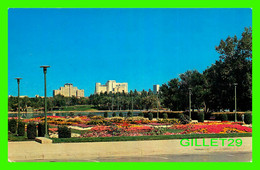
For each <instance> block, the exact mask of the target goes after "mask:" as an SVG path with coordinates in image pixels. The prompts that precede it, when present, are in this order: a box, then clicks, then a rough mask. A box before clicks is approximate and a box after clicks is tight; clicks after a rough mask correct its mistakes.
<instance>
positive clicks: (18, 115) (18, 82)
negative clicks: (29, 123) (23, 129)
mask: <svg viewBox="0 0 260 170" xmlns="http://www.w3.org/2000/svg"><path fill="white" fill-rule="evenodd" d="M15 79H16V80H17V84H18V114H17V117H18V122H20V80H21V79H22V78H15Z"/></svg>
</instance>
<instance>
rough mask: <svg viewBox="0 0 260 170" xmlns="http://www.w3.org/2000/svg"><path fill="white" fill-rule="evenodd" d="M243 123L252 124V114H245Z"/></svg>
mask: <svg viewBox="0 0 260 170" xmlns="http://www.w3.org/2000/svg"><path fill="white" fill-rule="evenodd" d="M244 121H245V124H252V114H251V113H245V116H244Z"/></svg>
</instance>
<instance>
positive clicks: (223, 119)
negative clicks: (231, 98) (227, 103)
mask: <svg viewBox="0 0 260 170" xmlns="http://www.w3.org/2000/svg"><path fill="white" fill-rule="evenodd" d="M220 120H221V121H228V116H227V114H221V115H220Z"/></svg>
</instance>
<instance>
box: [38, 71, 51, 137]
mask: <svg viewBox="0 0 260 170" xmlns="http://www.w3.org/2000/svg"><path fill="white" fill-rule="evenodd" d="M49 67H50V66H40V68H43V73H44V115H45V135H44V137H46V138H48V137H49V135H48V127H47V95H46V91H47V90H46V73H47V68H49Z"/></svg>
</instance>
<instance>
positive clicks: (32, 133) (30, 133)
mask: <svg viewBox="0 0 260 170" xmlns="http://www.w3.org/2000/svg"><path fill="white" fill-rule="evenodd" d="M35 137H36V124H35V123H34V122H29V123H28V125H27V138H28V139H35Z"/></svg>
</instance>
